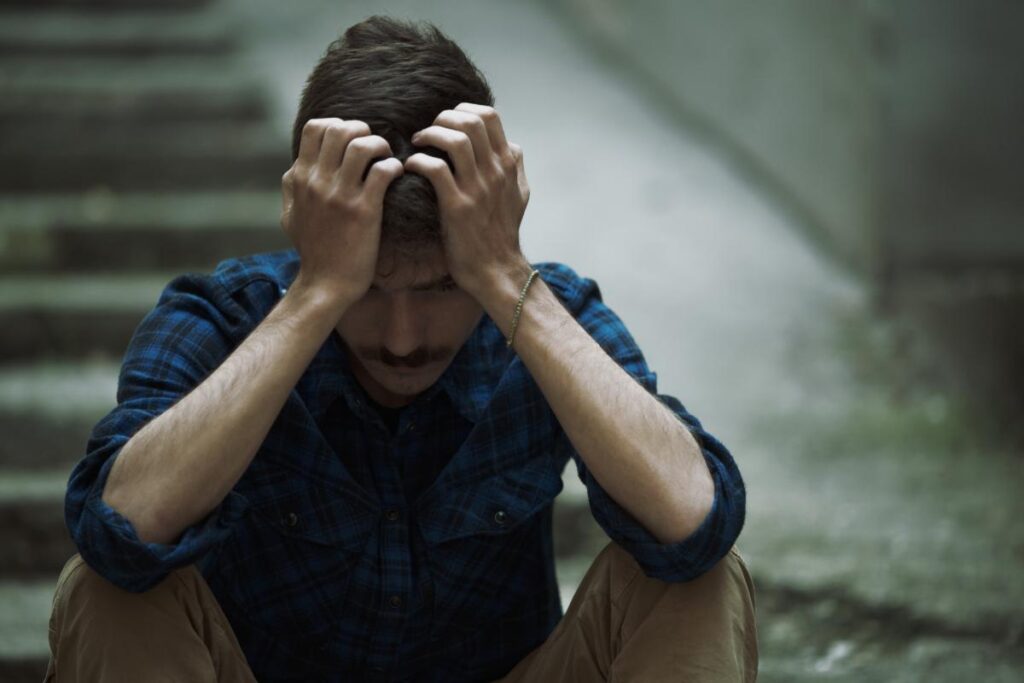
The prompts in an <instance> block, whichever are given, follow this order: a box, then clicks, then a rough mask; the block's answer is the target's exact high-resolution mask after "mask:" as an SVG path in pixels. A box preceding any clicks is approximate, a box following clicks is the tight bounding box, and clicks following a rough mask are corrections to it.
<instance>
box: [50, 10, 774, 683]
mask: <svg viewBox="0 0 1024 683" xmlns="http://www.w3.org/2000/svg"><path fill="white" fill-rule="evenodd" d="M493 102H494V101H493V97H492V95H491V92H490V89H489V87H488V86H487V84H486V81H485V80H484V78H483V76H482V75H481V74H480V73H479V71H477V69H476V68H475V67H474V66H473V65H472V63H471V62H470V61H469V59H468V58H467V57H466V56H465V54H464V53H463V52H462V50H460V49H459V48H458V47H457V46H456V45H455V44H454V43H453V42H451V41H450V40H449V39H448V38H446V37H445V36H444V35H443V34H442V33H441V32H440V31H438V30H437V29H436V28H435V27H432V26H429V25H427V26H426V27H417V26H416V25H414V24H409V23H405V22H400V21H396V20H393V19H388V18H384V17H371V18H369V19H367V20H366V21H364V22H362V23H360V24H357V25H355V26H353V27H351V28H350V29H348V30H347V31H346V32H345V34H344V36H343V37H342V38H341V39H340V40H339V41H336V42H335V43H333V44H332V45H331V46H330V48H329V49H328V51H327V53H326V54H325V56H324V57H323V58H322V60H321V61H320V63H319V64H318V65H317V67H316V68H315V69H314V71H313V73H312V75H311V76H310V79H309V81H308V83H307V85H306V88H305V90H304V92H303V96H302V102H301V104H300V109H299V112H298V115H297V117H296V122H295V129H294V137H293V158H294V164H293V165H292V167H291V168H290V169H289V170H288V171H287V172H286V173H285V175H284V178H283V181H282V186H283V211H282V217H281V222H282V227H283V228H284V230H285V232H286V233H287V235H288V237H289V238H290V240H291V241H292V243H293V244H294V249H290V250H286V251H282V252H275V253H269V254H257V255H254V256H248V257H244V258H238V259H229V260H227V261H225V262H222V263H221V264H220V265H219V266H218V267H217V269H216V270H215V271H214V272H213V273H212V274H209V275H184V276H181V277H179V278H176V279H175V280H173V281H172V282H171V283H170V284H169V285H168V287H167V288H166V289H165V291H164V292H163V294H162V295H161V297H160V300H159V302H158V303H157V306H156V307H155V309H154V310H153V311H152V312H150V313H149V314H148V315H147V316H146V318H145V319H144V320H143V321H142V323H141V324H140V326H139V328H138V329H137V330H136V333H135V335H134V336H133V338H132V341H131V343H130V345H129V348H128V350H127V352H126V354H125V358H124V362H123V366H122V370H121V375H120V378H119V386H118V395H117V400H118V405H117V407H116V408H114V410H113V411H111V413H110V414H109V415H107V416H106V417H105V418H103V420H101V421H100V423H99V424H97V425H96V427H95V429H94V431H93V434H92V436H91V438H90V440H89V443H88V445H87V453H86V456H85V458H84V459H83V460H82V461H81V462H80V463H79V464H78V465H77V466H76V468H75V470H74V472H73V473H72V476H71V479H70V482H69V485H68V493H67V501H66V503H67V504H66V517H67V522H68V526H69V529H70V530H71V534H72V536H73V538H74V540H75V542H76V544H77V545H78V548H79V550H80V553H81V555H80V556H75V557H74V558H72V560H71V561H69V562H68V564H67V565H66V566H65V569H64V571H63V573H62V574H61V578H60V580H59V582H58V588H57V592H56V595H55V599H54V609H53V614H52V618H51V648H52V653H53V656H52V657H51V663H50V672H49V674H48V678H50V679H53V680H58V681H61V680H133V681H135V680H140V681H141V680H155V679H157V678H159V679H160V680H211V681H212V680H229V681H248V680H254V678H255V679H258V680H261V681H284V680H301V681H315V680H389V681H390V680H393V681H397V680H411V681H425V680H437V681H461V680H467V681H470V680H472V681H488V680H495V679H500V680H502V681H505V682H506V683H512V682H513V681H566V680H570V681H589V680H605V679H616V680H659V681H660V680H692V681H711V680H716V681H717V680H729V681H731V680H744V681H750V680H753V679H754V677H755V675H756V666H757V649H756V636H755V633H754V624H753V593H752V585H751V583H750V579H749V576H748V574H747V572H746V569H745V567H744V566H743V563H742V561H741V560H740V558H739V555H738V554H737V553H736V552H735V549H734V548H733V544H734V542H735V540H736V538H737V536H738V535H739V532H740V529H741V528H742V525H743V519H744V510H745V505H744V487H743V482H742V479H741V477H740V474H739V472H738V470H737V468H736V464H735V462H734V461H733V458H732V456H731V455H730V453H729V451H728V450H727V449H726V448H725V447H724V446H723V445H722V444H721V443H720V442H718V441H717V440H716V439H715V438H714V437H713V436H711V435H710V434H708V433H707V432H706V431H704V430H703V429H702V427H701V424H700V422H699V421H698V420H697V419H696V418H695V417H694V416H692V415H691V414H689V413H688V412H687V411H686V410H685V408H684V407H683V405H682V404H681V403H680V402H679V401H678V400H677V399H675V398H674V397H672V396H669V395H665V394H658V393H657V391H656V375H655V373H653V372H651V371H650V370H649V369H648V367H647V365H646V362H645V360H644V357H643V355H642V353H641V352H640V350H639V349H638V348H637V346H636V344H635V342H634V341H633V339H632V337H631V336H630V334H629V332H628V331H627V329H626V328H625V326H624V325H623V324H622V322H621V321H620V320H619V318H618V317H617V316H616V315H615V314H614V313H613V312H612V311H611V310H610V309H608V308H607V307H606V306H605V305H604V304H603V303H602V301H601V295H600V291H599V289H598V287H597V284H596V283H595V282H594V281H593V280H590V279H587V278H581V277H579V276H578V275H577V274H576V273H575V272H574V271H573V270H572V269H571V268H569V267H568V266H565V265H562V264H557V263H541V264H537V265H536V267H534V266H533V265H532V264H530V263H529V262H528V261H527V260H526V258H525V257H524V255H523V254H522V252H521V250H520V247H519V226H520V223H521V220H522V217H523V213H524V211H525V208H526V205H527V201H528V198H529V186H528V184H527V180H526V174H525V170H524V164H523V154H522V150H521V149H520V147H519V146H518V145H516V144H515V143H512V142H509V141H508V139H507V137H506V134H505V131H504V127H503V125H502V122H501V119H500V117H499V116H498V113H497V112H496V111H495V110H494V108H493ZM570 458H571V459H572V460H573V461H574V462H575V464H576V467H577V471H578V474H579V476H580V478H581V480H582V481H583V483H584V484H585V485H586V487H587V491H588V496H589V500H590V505H591V510H592V512H593V514H594V516H595V518H596V519H597V521H598V523H599V524H600V525H601V526H602V527H603V528H604V530H605V531H606V532H607V533H608V535H609V536H610V538H611V539H612V542H611V543H609V544H608V545H607V546H606V547H605V549H604V550H603V551H602V552H601V553H600V555H599V556H598V557H597V559H596V560H595V561H594V563H593V565H592V566H591V568H590V571H589V572H588V573H587V575H586V577H585V578H584V580H583V582H582V584H581V586H580V588H579V590H578V591H577V593H576V596H575V597H574V598H573V601H572V604H571V605H570V607H569V609H568V611H567V612H566V613H565V615H564V616H563V614H562V607H561V603H560V600H559V595H558V590H557V583H556V581H555V573H554V562H553V553H552V529H551V505H552V501H553V499H554V497H555V496H556V494H557V493H558V492H559V491H560V489H561V478H560V474H561V471H562V469H563V468H564V466H565V465H566V464H567V462H568V460H569V459H570Z"/></svg>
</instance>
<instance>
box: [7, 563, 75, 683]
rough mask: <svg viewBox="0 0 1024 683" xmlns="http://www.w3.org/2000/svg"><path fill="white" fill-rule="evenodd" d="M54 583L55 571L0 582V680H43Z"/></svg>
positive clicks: (55, 580) (55, 581)
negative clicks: (29, 578) (50, 574)
mask: <svg viewBox="0 0 1024 683" xmlns="http://www.w3.org/2000/svg"><path fill="white" fill-rule="evenodd" d="M61 566H63V565H61ZM58 573H59V572H58ZM56 583H57V574H54V575H53V577H52V579H51V578H47V579H39V580H35V581H10V580H5V581H0V605H3V606H4V609H3V610H0V681H5V682H6V683H23V682H27V681H31V682H32V683H39V681H41V680H43V676H44V675H45V673H46V663H47V660H48V658H49V653H50V649H49V642H48V640H47V629H48V628H49V619H50V606H51V604H52V602H53V592H54V590H55V589H56Z"/></svg>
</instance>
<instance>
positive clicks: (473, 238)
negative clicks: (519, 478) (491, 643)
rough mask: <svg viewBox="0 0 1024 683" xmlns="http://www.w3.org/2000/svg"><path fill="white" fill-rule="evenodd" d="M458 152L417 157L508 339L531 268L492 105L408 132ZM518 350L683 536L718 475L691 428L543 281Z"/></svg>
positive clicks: (516, 190) (627, 483) (594, 456)
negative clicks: (449, 162) (447, 159)
mask: <svg viewBox="0 0 1024 683" xmlns="http://www.w3.org/2000/svg"><path fill="white" fill-rule="evenodd" d="M412 141H413V143H414V144H421V145H432V146H434V147H437V148H439V149H443V150H444V151H445V152H447V153H448V155H449V156H450V157H451V159H452V161H453V165H454V167H455V171H454V173H452V170H451V169H449V167H448V165H447V164H446V163H445V162H444V161H442V160H440V159H438V158H436V157H434V156H431V155H426V154H421V153H417V154H413V155H411V156H410V157H409V158H408V159H406V161H405V166H406V169H407V170H409V171H414V172H417V173H421V174H422V175H424V176H426V177H427V178H428V179H429V180H430V181H431V183H432V184H433V186H434V188H435V190H436V192H437V196H438V205H439V209H440V214H441V220H442V232H443V237H444V241H445V250H446V256H447V259H448V265H449V269H450V271H451V273H452V276H453V277H454V278H455V280H456V281H457V282H458V283H459V284H460V286H461V287H462V288H463V289H465V290H466V291H468V292H470V293H471V294H472V295H473V296H474V298H476V299H477V300H478V301H479V302H480V303H481V305H482V306H483V307H484V309H485V310H486V311H487V313H488V314H489V315H490V316H491V318H492V319H493V320H494V321H495V323H496V324H497V325H498V326H499V328H500V329H501V330H502V332H503V333H505V335H506V336H508V334H509V333H510V331H511V323H512V320H511V319H512V313H513V310H514V309H515V304H516V302H517V301H518V299H519V293H520V290H521V288H522V286H523V285H524V284H525V283H526V280H527V278H528V276H529V274H530V266H529V262H528V261H527V259H526V258H525V257H524V256H523V254H522V251H521V249H520V246H519V226H520V223H521V221H522V217H523V214H524V212H525V210H526V204H527V202H528V201H529V194H530V190H529V185H528V183H527V181H526V175H525V171H524V168H523V154H522V149H521V148H520V147H519V145H516V144H514V143H510V142H508V141H507V139H506V137H505V132H504V130H503V127H502V124H501V121H500V119H499V117H498V114H497V112H496V111H495V110H494V108H492V107H488V106H484V105H477V104H472V103H461V104H459V105H458V106H457V107H455V109H454V110H445V111H443V112H441V113H440V114H439V115H438V116H437V118H436V119H435V120H434V124H433V125H431V126H429V127H427V128H425V129H423V130H422V131H420V132H418V133H417V134H416V135H414V136H413V138H412ZM515 349H516V352H517V353H518V354H519V356H520V358H521V359H522V360H523V363H524V364H525V365H526V366H527V368H528V369H529V370H530V374H531V375H532V376H533V377H534V379H535V380H536V381H537V383H538V385H539V386H540V388H541V391H542V392H543V393H544V396H545V398H546V399H547V401H548V403H549V404H550V406H551V408H552V410H553V411H554V413H555V416H556V417H557V418H558V421H559V423H560V424H561V425H562V428H563V429H564V430H565V432H566V435H567V436H568V437H569V440H570V441H571V442H572V445H573V447H574V448H575V449H576V451H577V452H578V453H579V455H580V457H581V458H582V459H583V461H584V462H585V464H586V465H587V467H588V468H589V469H590V470H591V472H592V473H593V475H594V477H595V479H597V481H598V482H599V483H600V484H601V486H602V487H603V488H604V489H605V490H606V491H607V492H608V494H609V495H610V496H611V497H612V498H613V499H615V501H616V502H618V503H619V504H620V505H621V506H622V507H624V508H625V509H626V510H628V511H629V512H630V513H631V514H632V515H633V516H634V517H635V518H636V519H637V520H638V521H640V522H641V523H642V524H643V525H644V526H645V528H647V529H648V531H650V532H651V534H652V535H654V536H655V537H656V538H658V539H659V540H660V541H661V542H662V543H672V542H677V541H681V540H683V539H684V538H686V537H687V536H688V535H689V534H690V533H692V532H693V531H694V530H695V529H697V527H698V526H699V525H700V523H701V522H702V521H703V520H704V518H705V517H706V516H707V514H708V512H709V511H710V510H711V506H712V502H713V500H714V481H713V479H712V477H711V473H710V471H709V470H708V467H707V464H706V463H705V461H704V457H703V454H702V452H701V449H700V446H699V444H697V442H696V440H695V439H694V437H693V435H692V434H691V433H690V431H689V430H688V429H687V428H686V427H685V425H683V424H682V423H681V422H680V421H679V420H678V419H677V418H676V417H675V415H674V414H673V413H672V411H670V410H669V409H668V408H667V407H666V406H664V405H662V404H661V402H660V401H658V399H657V398H655V397H654V396H652V395H651V394H649V393H648V392H647V390H646V389H645V388H644V387H643V386H641V385H640V384H639V383H638V382H636V381H635V380H634V379H633V378H632V377H631V376H630V375H629V374H628V373H627V372H626V371H625V370H623V369H622V368H621V367H620V366H619V365H618V364H617V363H616V362H615V360H614V359H612V358H611V357H610V356H609V355H608V354H607V353H605V351H604V350H603V349H602V348H601V347H600V345H599V344H598V343H597V342H595V341H594V339H593V338H592V337H591V336H590V335H589V334H588V333H587V331H586V330H584V329H583V328H582V327H581V326H580V325H579V324H578V323H577V322H576V320H575V319H574V318H573V317H572V315H571V314H570V313H569V312H568V311H567V310H566V309H565V308H564V307H563V306H562V305H561V302H560V301H559V300H558V298H557V297H556V296H555V295H554V293H553V292H552V291H551V290H550V288H548V286H547V285H546V284H545V283H544V282H543V281H540V280H535V281H534V283H533V284H532V285H531V288H530V291H529V293H528V296H527V300H526V301H525V302H524V307H523V311H522V314H521V317H520V319H519V324H518V328H517V331H516V339H515Z"/></svg>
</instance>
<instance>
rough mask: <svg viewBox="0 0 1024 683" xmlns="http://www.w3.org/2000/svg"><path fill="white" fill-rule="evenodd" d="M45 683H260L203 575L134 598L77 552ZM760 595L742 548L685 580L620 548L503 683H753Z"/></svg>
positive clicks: (600, 559) (598, 564) (66, 576)
mask: <svg viewBox="0 0 1024 683" xmlns="http://www.w3.org/2000/svg"><path fill="white" fill-rule="evenodd" d="M50 650H51V658H50V665H49V669H48V670H47V674H46V681H45V682H44V683H48V682H50V681H58V682H60V683H63V682H69V683H70V682H71V681H139V682H146V681H189V682H205V681H231V682H235V681H254V680H255V678H254V677H253V674H252V671H251V670H250V669H249V666H248V665H247V664H246V660H245V655H244V654H243V653H242V650H241V648H240V647H239V644H238V641H237V640H236V638H235V635H234V633H233V632H232V630H231V625H230V624H229V623H228V620H227V618H226V617H225V616H224V613H223V612H222V611H221V609H220V606H219V605H218V604H217V601H216V599H215V598H214V596H213V593H212V592H211V591H210V589H209V587H208V586H207V585H206V582H205V581H204V580H203V577H202V575H201V574H200V573H199V571H198V570H197V569H196V568H195V567H186V568H184V569H179V570H177V571H175V572H173V573H172V574H171V575H170V576H168V578H167V579H165V580H164V581H163V582H162V583H160V584H159V585H157V586H155V587H154V588H152V589H151V590H149V591H147V592H145V593H129V592H127V591H123V590H121V589H119V588H117V587H115V586H114V585H112V584H111V583H109V582H107V581H106V580H105V579H103V578H102V577H100V576H99V575H98V574H96V573H95V572H94V571H93V570H92V569H90V568H89V566H88V565H86V564H85V562H84V561H83V560H82V558H81V557H80V556H78V555H75V556H74V557H73V558H71V560H69V561H68V563H67V564H66V565H65V567H64V570H63V571H62V572H61V575H60V578H59V579H58V581H57V590H56V593H55V595H54V599H53V612H52V614H51V616H50ZM757 656H758V655H757V634H756V629H755V624H754V586H753V583H752V582H751V579H750V574H749V573H748V572H747V568H746V566H745V565H744V563H743V560H742V559H741V558H740V556H739V553H737V552H736V549H735V548H733V549H732V550H730V552H729V554H728V555H726V557H725V558H724V559H723V560H722V561H721V562H719V563H718V564H717V565H716V566H715V567H714V568H713V569H712V570H711V571H709V572H708V573H707V574H705V575H703V576H701V577H700V578H699V579H696V580H694V581H690V582H686V583H666V582H664V581H659V580H657V579H652V578H649V577H647V576H646V575H645V574H644V573H643V571H642V570H641V569H640V567H639V565H637V563H636V561H635V560H633V558H632V556H631V555H629V553H627V552H626V551H625V550H623V549H622V548H621V547H619V546H618V545H616V544H615V543H609V544H608V545H607V546H605V548H604V549H603V550H602V551H601V552H600V554H598V556H597V558H595V560H594V562H593V564H591V566H590V569H589V570H588V571H587V574H586V576H585V577H584V578H583V581H582V582H581V583H580V586H579V588H578V589H577V591H576V594H575V595H574V596H573V599H572V602H571V603H570V605H569V608H568V610H567V611H566V613H565V616H564V617H563V618H562V620H561V621H560V622H559V623H558V626H557V627H556V628H555V630H554V631H552V633H551V635H550V636H549V637H548V639H547V640H546V641H545V642H544V643H543V644H542V645H540V646H539V647H537V648H536V649H535V650H533V651H532V652H530V653H529V654H527V655H526V656H525V657H524V658H523V659H522V661H520V662H519V663H518V664H517V665H516V666H515V667H514V668H513V669H512V671H511V672H509V673H508V674H507V675H506V676H504V677H503V678H502V679H501V680H500V682H497V683H534V682H539V683H545V682H548V681H551V682H554V681H559V682H562V681H565V682H573V681H581V682H582V681H604V680H608V681H693V682H701V683H703V682H705V681H707V682H711V681H714V682H716V683H718V682H722V681H744V682H749V681H754V680H755V678H756V677H757Z"/></svg>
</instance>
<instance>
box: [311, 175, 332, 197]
mask: <svg viewBox="0 0 1024 683" xmlns="http://www.w3.org/2000/svg"><path fill="white" fill-rule="evenodd" d="M308 188H309V191H310V193H312V194H313V195H314V196H316V197H324V198H326V197H328V196H329V195H330V193H331V184H330V183H329V182H328V181H327V179H326V178H324V177H323V176H314V177H313V178H310V179H309V183H308Z"/></svg>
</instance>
